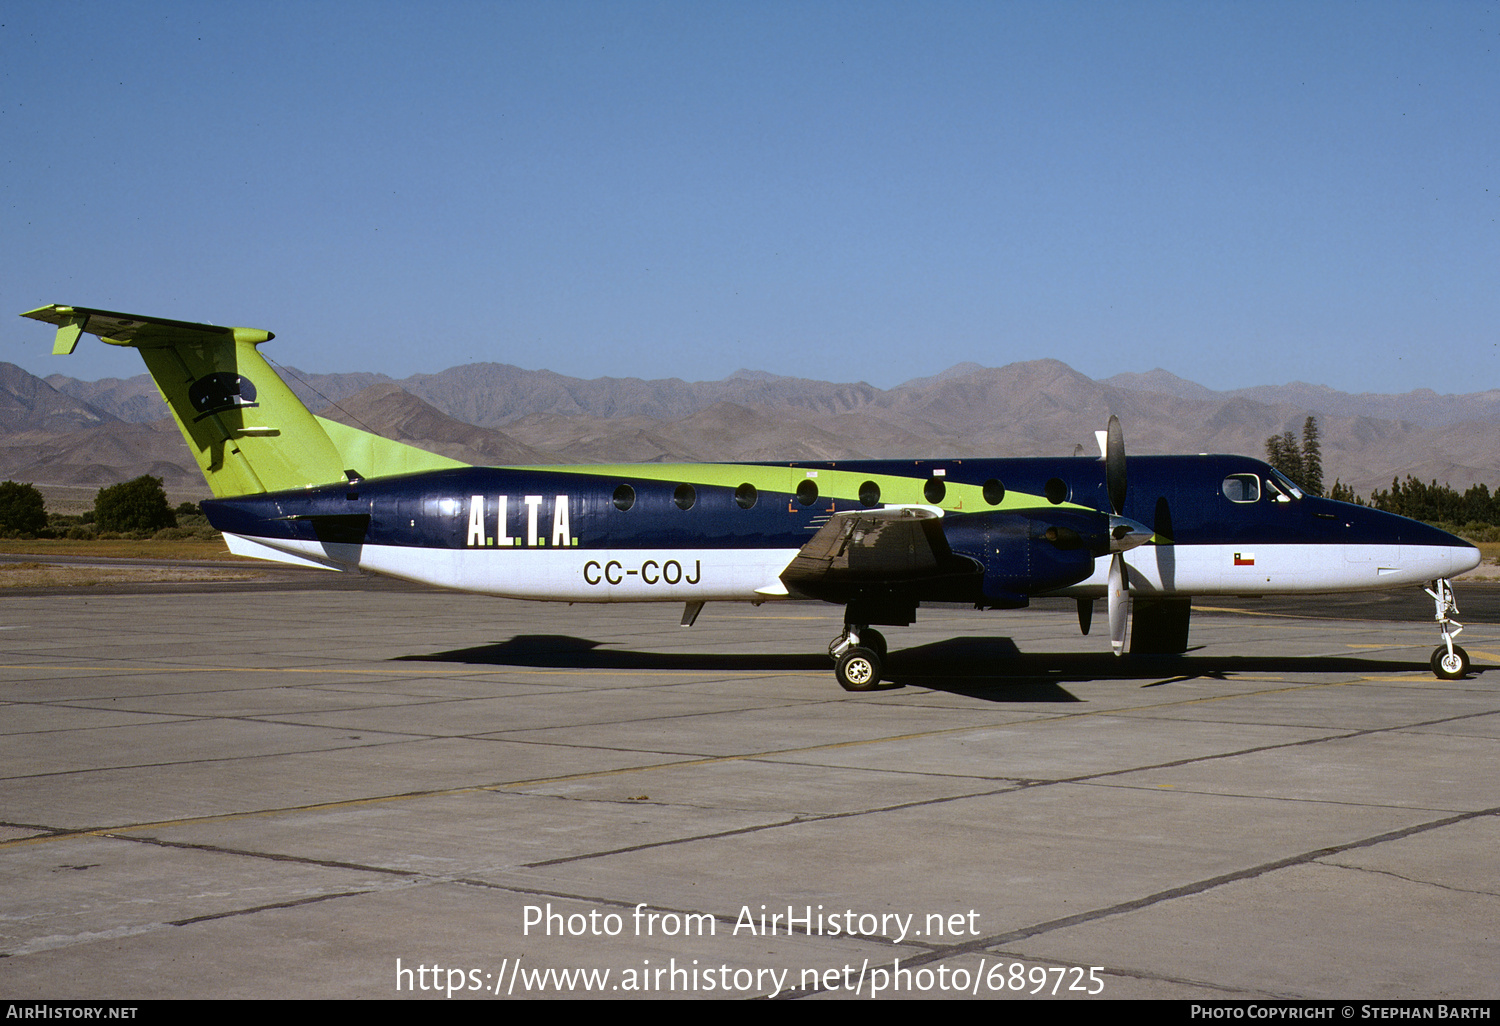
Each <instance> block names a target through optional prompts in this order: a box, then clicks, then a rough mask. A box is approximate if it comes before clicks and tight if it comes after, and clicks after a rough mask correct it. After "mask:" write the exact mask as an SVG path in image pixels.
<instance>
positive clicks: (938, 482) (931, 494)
mask: <svg viewBox="0 0 1500 1026" xmlns="http://www.w3.org/2000/svg"><path fill="white" fill-rule="evenodd" d="M947 494H948V486H947V485H946V484H945V483H944V482H943V479H942V478H940V477H929V478H928V479H927V483H926V484H924V485H923V486H922V496H923V498H925V499H926V500H927V501H928V502H930V503H932V504H933V505H934V506H936V505H937V504H938V503H940V502H942V501H943V496H945V495H947Z"/></svg>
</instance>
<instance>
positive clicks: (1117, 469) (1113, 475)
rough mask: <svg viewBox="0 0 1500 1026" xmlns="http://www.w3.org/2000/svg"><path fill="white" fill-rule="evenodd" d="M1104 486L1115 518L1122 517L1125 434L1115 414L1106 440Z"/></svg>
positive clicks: (1111, 419) (1123, 509)
mask: <svg viewBox="0 0 1500 1026" xmlns="http://www.w3.org/2000/svg"><path fill="white" fill-rule="evenodd" d="M1104 486H1105V489H1106V490H1107V491H1108V492H1109V504H1110V506H1111V507H1113V509H1114V514H1115V516H1119V515H1121V514H1122V513H1124V512H1125V432H1124V431H1122V430H1121V429H1120V418H1119V417H1116V416H1114V415H1113V414H1111V415H1110V418H1109V428H1108V430H1107V431H1106V432H1105V439H1104Z"/></svg>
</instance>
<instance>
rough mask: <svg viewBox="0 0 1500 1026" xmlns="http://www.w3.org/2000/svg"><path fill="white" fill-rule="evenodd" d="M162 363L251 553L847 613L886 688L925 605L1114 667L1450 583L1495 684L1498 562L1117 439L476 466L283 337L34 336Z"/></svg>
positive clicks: (84, 322) (210, 332)
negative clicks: (343, 416) (1493, 596)
mask: <svg viewBox="0 0 1500 1026" xmlns="http://www.w3.org/2000/svg"><path fill="white" fill-rule="evenodd" d="M22 316H23V317H29V318H32V319H33V320H38V321H43V322H46V323H48V324H52V325H55V326H56V327H57V334H56V340H55V342H54V345H53V352H54V353H55V354H59V355H67V354H70V353H72V352H73V351H74V349H75V347H76V346H77V343H78V340H79V338H80V337H81V336H82V335H83V334H84V333H87V334H91V335H96V336H98V337H99V338H100V339H102V340H103V341H105V342H108V343H110V344H113V345H119V346H131V347H134V348H136V349H137V350H139V351H140V354H141V356H142V357H143V359H144V360H145V363H146V367H147V369H148V370H149V371H150V373H151V376H152V378H153V379H154V380H155V382H156V384H157V386H158V388H159V389H160V390H161V393H162V397H163V398H164V399H165V400H166V403H167V405H168V407H169V408H170V409H171V411H172V415H173V417H174V418H175V419H176V421H177V425H178V427H179V428H180V429H181V432H182V436H183V438H184V439H185V440H186V441H187V444H188V447H189V448H190V449H191V450H192V452H193V454H194V456H195V457H196V459H197V461H198V465H199V467H200V468H201V469H202V471H203V475H204V477H205V479H206V480H207V482H208V485H209V488H210V489H211V490H212V492H213V494H214V498H213V499H210V500H206V501H204V502H203V503H202V508H203V512H204V513H205V514H206V515H207V517H208V520H209V522H210V523H211V524H212V525H213V526H214V528H215V529H217V530H219V531H221V532H223V535H224V539H225V542H226V543H227V544H228V547H229V549H230V550H231V551H232V552H234V553H237V554H239V555H244V556H254V557H258V558H262V559H269V560H276V561H280V562H285V563H292V564H297V565H301V566H308V567H318V568H323V569H329V570H342V571H371V572H375V573H380V574H387V575H390V576H393V577H398V578H403V579H406V580H410V581H418V582H422V583H425V584H429V585H436V586H440V587H444V588H454V589H458V590H462V591H469V592H476V593H483V594H489V595H499V596H504V597H508V598H517V599H536V600H541V601H551V602H569V603H571V602H673V603H679V602H680V603H682V604H683V613H682V617H681V623H682V625H683V626H684V627H690V626H692V625H693V623H694V622H695V621H696V620H697V618H698V614H699V613H700V612H701V611H702V609H703V607H704V604H705V603H708V602H750V603H755V604H760V603H763V602H772V601H786V600H798V599H802V600H821V601H824V602H831V603H836V604H838V605H842V606H843V607H844V629H843V631H842V633H840V634H839V636H838V637H836V638H834V639H833V641H832V642H831V643H830V645H829V655H830V656H831V657H832V658H833V661H834V668H835V676H836V678H837V680H838V682H839V684H840V685H841V686H842V687H844V688H845V689H846V690H849V691H869V690H873V689H875V688H877V687H878V686H879V685H880V683H881V681H882V679H883V673H884V668H885V662H886V659H887V654H888V650H887V643H886V641H885V638H884V637H883V636H882V635H881V633H880V632H879V631H878V630H876V629H875V627H876V625H879V626H883V627H884V626H898V627H899V626H909V625H910V624H911V623H913V622H914V621H915V619H916V615H917V609H918V608H919V607H920V606H921V605H923V604H924V603H925V604H932V603H952V602H961V603H966V604H972V605H973V606H974V607H975V608H978V609H1002V610H1003V609H1019V608H1024V607H1025V606H1027V605H1028V604H1029V603H1030V601H1031V599H1032V598H1034V597H1038V596H1065V597H1071V598H1073V599H1075V600H1076V601H1077V607H1078V621H1079V627H1080V629H1081V630H1082V631H1083V633H1084V634H1087V633H1089V629H1090V624H1091V620H1092V612H1093V608H1094V604H1095V602H1096V601H1098V600H1099V599H1101V598H1102V599H1104V601H1105V604H1106V609H1107V620H1108V630H1109V636H1110V646H1111V649H1112V650H1113V651H1114V653H1115V654H1116V655H1121V654H1123V653H1124V652H1125V647H1126V642H1127V637H1128V639H1129V643H1130V651H1131V653H1134V654H1152V655H1166V654H1178V653H1182V652H1185V651H1187V649H1188V631H1189V623H1190V618H1191V611H1192V600H1193V598H1194V597H1195V596H1216V595H1272V594H1286V593H1332V592H1344V591H1360V590H1374V589H1389V588H1393V587H1397V586H1402V585H1420V586H1425V588H1426V590H1427V593H1428V595H1430V596H1431V597H1432V598H1433V601H1434V604H1435V609H1436V613H1435V617H1434V619H1435V620H1436V622H1437V624H1438V626H1439V630H1440V633H1441V643H1440V644H1439V645H1438V646H1437V648H1436V649H1434V650H1433V653H1432V657H1431V660H1430V665H1431V668H1432V671H1433V673H1434V674H1435V675H1436V676H1437V677H1439V678H1441V679H1458V678H1461V677H1463V676H1465V675H1466V674H1467V673H1468V671H1469V668H1470V661H1469V657H1468V654H1467V653H1466V652H1464V650H1463V649H1462V648H1461V647H1459V646H1458V645H1456V644H1454V642H1453V639H1454V637H1455V636H1456V635H1457V634H1458V633H1459V632H1460V631H1462V629H1463V625H1462V624H1459V623H1458V622H1457V621H1455V620H1454V619H1453V618H1452V615H1451V614H1453V613H1456V612H1458V609H1457V605H1456V603H1455V601H1454V595H1453V589H1452V585H1451V583H1450V580H1449V579H1450V578H1452V577H1454V576H1456V575H1457V574H1459V573H1462V572H1464V571H1465V570H1470V569H1472V568H1474V567H1475V566H1477V565H1478V564H1479V561H1480V554H1479V550H1478V549H1477V548H1475V547H1474V546H1473V545H1470V544H1469V543H1468V542H1466V541H1464V540H1462V539H1460V538H1457V537H1455V536H1453V535H1451V534H1448V533H1446V532H1444V531H1440V530H1438V529H1437V528H1434V527H1431V526H1428V525H1426V524H1422V523H1419V522H1417V521H1414V520H1408V519H1406V518H1404V517H1399V516H1396V515H1394V514H1391V513H1385V512H1382V511H1379V510H1375V509H1371V508H1368V507H1365V506H1358V505H1353V504H1349V503H1344V502H1336V501H1334V500H1331V499H1325V498H1321V497H1317V496H1313V495H1309V494H1307V493H1305V492H1304V491H1303V490H1302V489H1301V488H1299V487H1298V486H1297V485H1296V484H1295V483H1294V482H1293V481H1291V480H1290V479H1288V478H1287V477H1286V476H1285V475H1283V474H1281V473H1280V472H1278V471H1276V470H1274V469H1273V468H1271V467H1270V466H1269V465H1267V464H1266V463H1264V462H1262V461H1260V460H1257V459H1252V458H1250V457H1246V456H1234V455H1197V456H1135V457H1130V458H1129V459H1128V460H1127V457H1126V454H1125V445H1124V441H1123V432H1122V430H1121V427H1120V422H1119V420H1118V419H1117V418H1116V417H1113V416H1112V417H1111V418H1110V420H1109V424H1108V427H1107V428H1106V429H1105V430H1104V431H1100V432H1097V435H1098V436H1099V443H1100V455H1099V457H1098V458H1094V457H1091V456H1079V455H1075V456H1072V457H1059V458H1047V457H1028V458H1010V459H1006V458H995V459H915V460H913V459H907V460H861V461H849V462H845V461H824V462H816V461H813V462H808V461H792V462H785V463H769V462H767V463H704V464H665V463H662V464H655V463H653V464H624V465H617V466H571V465H562V466H536V467H475V466H469V465H467V464H464V463H461V462H459V461H457V460H452V459H448V458H446V457H443V456H439V455H436V454H434V453H430V452H426V451H424V450H422V449H418V448H416V447H413V446H409V445H404V444H401V443H399V442H394V441H391V440H389V439H386V438H382V437H380V436H378V435H375V434H372V433H370V432H366V431H361V430H358V429H356V428H353V427H349V426H346V425H344V424H340V423H338V422H336V421H332V420H328V419H326V418H323V417H318V416H315V415H313V413H312V412H311V411H309V410H308V409H307V407H306V406H304V405H303V404H302V402H301V401H300V400H298V399H297V397H296V396H295V395H294V394H293V393H292V391H291V389H290V388H288V387H287V385H286V383H285V382H284V381H282V379H281V378H280V377H279V376H278V375H277V374H276V373H275V372H274V371H273V370H272V369H271V367H270V365H269V364H268V363H267V362H266V360H265V358H264V357H262V356H261V354H260V352H259V349H258V347H259V346H260V345H261V344H263V343H265V342H268V341H270V340H271V339H272V338H273V337H274V336H273V335H272V334H271V332H268V331H260V330H257V329H252V328H228V327H219V326H216V325H211V324H197V323H192V322H187V321H177V320H168V319H164V318H159V317H141V316H137V315H134V314H122V313H114V312H111V311H107V310H96V309H90V308H87V307H71V306H57V305H53V306H45V307H41V308H39V309H36V310H32V311H29V312H27V313H25V314H22Z"/></svg>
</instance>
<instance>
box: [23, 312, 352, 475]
mask: <svg viewBox="0 0 1500 1026" xmlns="http://www.w3.org/2000/svg"><path fill="white" fill-rule="evenodd" d="M22 316H23V317H30V318H32V319H33V320H38V321H45V322H47V323H48V324H55V325H57V329H58V331H57V341H56V344H55V345H54V347H53V352H54V353H71V352H72V351H73V347H74V346H75V345H76V344H77V342H78V338H79V336H80V335H81V334H84V333H88V334H91V335H98V336H99V337H100V338H101V339H103V340H104V341H105V342H108V343H110V344H112V345H117V346H132V347H134V348H136V349H139V350H140V353H141V356H142V357H143V358H144V359H145V361H146V369H147V370H149V371H150V372H151V377H152V379H153V380H155V382H156V387H157V388H159V389H160V390H161V394H162V398H164V399H165V400H166V401H167V405H168V406H170V407H171V409H172V416H173V417H175V418H176V420H177V426H178V428H180V429H181V431H182V437H183V438H185V439H186V440H187V443H188V448H190V449H191V450H192V451H193V456H194V457H195V458H196V459H197V461H198V466H199V468H201V469H202V471H203V476H204V477H205V478H206V479H207V480H208V485H209V488H210V489H212V490H213V493H214V495H215V496H227V495H249V494H252V493H256V492H275V491H282V490H284V489H288V488H305V487H308V486H311V485H320V484H330V483H333V482H335V481H342V480H344V469H345V468H344V463H343V459H342V458H341V456H340V455H339V451H338V449H337V448H336V447H335V446H334V444H333V442H332V440H331V439H329V437H328V434H327V432H325V431H324V430H323V427H322V425H321V424H319V422H318V420H317V418H316V417H314V416H313V415H312V414H311V413H310V412H309V411H308V409H307V407H306V406H304V405H302V401H301V400H299V399H298V398H297V397H296V396H295V395H293V394H292V390H291V389H290V388H288V387H287V386H286V383H285V382H284V381H282V380H281V378H280V377H279V376H278V375H277V374H276V372H275V371H273V370H272V369H271V367H270V365H269V364H268V363H266V361H265V358H264V357H262V356H261V355H260V353H259V352H258V351H257V349H256V346H258V345H260V343H262V342H266V341H269V340H270V339H271V338H272V337H273V336H272V335H271V333H270V332H269V331H258V330H256V329H253V328H221V327H219V326H217V325H213V324H191V323H188V322H186V321H171V320H165V319H163V318H159V317H138V316H135V315H134V314H121V313H111V312H110V311H108V310H91V309H87V308H85V307H74V306H44V307H42V308H41V309H38V310H32V311H30V312H28V313H25V314H22Z"/></svg>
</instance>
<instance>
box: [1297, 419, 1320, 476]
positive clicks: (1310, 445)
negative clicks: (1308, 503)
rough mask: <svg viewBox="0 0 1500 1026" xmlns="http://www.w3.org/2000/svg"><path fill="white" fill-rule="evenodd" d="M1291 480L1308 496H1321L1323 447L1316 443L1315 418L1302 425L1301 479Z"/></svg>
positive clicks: (1316, 422)
mask: <svg viewBox="0 0 1500 1026" xmlns="http://www.w3.org/2000/svg"><path fill="white" fill-rule="evenodd" d="M1293 480H1296V481H1297V483H1298V484H1299V485H1301V486H1302V487H1303V488H1304V489H1306V490H1307V492H1308V493H1309V494H1312V495H1322V494H1323V446H1322V445H1321V444H1320V443H1319V442H1318V421H1317V418H1316V417H1308V418H1307V420H1306V421H1305V422H1304V423H1303V425H1302V477H1301V479H1300V480H1298V479H1296V478H1293Z"/></svg>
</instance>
